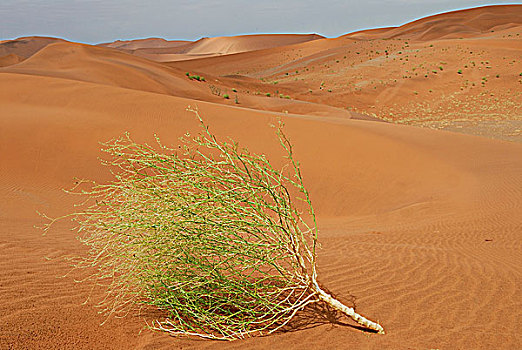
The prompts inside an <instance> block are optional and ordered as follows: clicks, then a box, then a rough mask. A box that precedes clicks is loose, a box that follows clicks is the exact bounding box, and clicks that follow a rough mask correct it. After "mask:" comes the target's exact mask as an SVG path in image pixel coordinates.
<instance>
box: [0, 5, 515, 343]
mask: <svg viewBox="0 0 522 350" xmlns="http://www.w3.org/2000/svg"><path fill="white" fill-rule="evenodd" d="M499 8H501V9H502V8H503V7H502V6H501V7H499ZM520 8H522V6H520V7H512V9H516V10H517V11H520ZM479 10H480V9H479ZM482 11H488V12H487V13H490V12H491V11H495V10H494V9H493V10H491V8H484V9H483V10H482ZM502 11H503V10H502ZM471 13H472V14H473V18H477V16H478V15H477V13H476V12H473V11H471ZM518 13H520V12H518ZM465 14H466V12H462V13H461V15H462V16H464V15H465ZM498 18H502V16H498ZM498 18H497V19H498ZM502 23H503V22H502V21H501V20H498V22H497V26H502V25H503V24H502ZM489 25H492V26H495V23H493V24H489ZM517 28H518V29H517ZM520 31H521V30H520V27H513V28H506V29H503V31H502V32H501V34H499V33H497V32H495V33H491V32H490V33H482V34H480V35H478V36H477V37H476V38H475V39H473V40H466V41H462V40H459V39H456V40H455V39H451V40H440V41H437V40H435V41H433V40H431V39H430V40H431V41H429V42H428V43H427V44H426V43H425V42H422V41H417V42H416V43H411V44H410V49H411V50H416V48H417V47H418V48H419V50H421V49H424V50H430V46H429V45H430V44H433V45H434V46H435V47H437V48H440V47H444V48H445V47H448V48H449V53H446V51H444V52H445V54H446V56H445V57H444V60H446V61H447V62H448V63H447V64H446V65H445V67H446V68H445V69H444V71H446V70H449V69H447V67H448V66H449V65H450V62H453V63H451V64H455V65H456V66H457V63H458V62H459V59H460V58H459V57H460V56H459V55H460V53H459V54H457V52H458V50H462V49H458V47H459V46H461V47H462V46H463V45H468V46H472V45H474V46H473V48H472V50H477V49H478V48H479V47H480V48H481V49H480V50H483V51H484V54H483V56H482V57H483V58H482V60H483V61H485V60H490V61H491V62H492V63H490V65H491V66H492V67H495V70H498V71H501V72H502V73H501V74H502V76H504V74H505V75H506V76H508V77H509V74H510V73H509V70H513V71H517V72H518V70H517V69H519V68H520V62H518V61H517V62H514V63H513V64H510V63H509V61H511V59H509V60H508V59H506V62H505V63H502V62H503V61H501V58H500V57H504V56H505V57H512V56H513V57H514V56H516V55H517V54H519V52H520V45H517V44H519V43H520V39H519V38H517V35H516V34H517V33H520ZM508 35H512V36H508ZM444 36H445V34H444ZM513 36H514V37H513ZM24 40H25V39H24ZM51 41H52V40H47V39H45V40H43V41H41V42H39V41H38V40H36V41H34V39H31V42H32V44H31V45H32V46H33V47H32V48H31V51H34V52H33V53H32V54H27V55H25V56H24V55H23V54H22V52H21V51H20V49H19V48H17V50H18V51H17V52H11V51H9V52H4V51H1V50H3V49H5V48H6V46H5V44H6V43H0V53H2V54H1V55H0V56H5V55H9V54H13V55H17V57H23V58H25V60H24V61H22V62H14V61H13V62H12V63H10V64H9V65H8V66H7V67H4V68H0V105H1V106H2V108H1V109H0V152H1V153H0V154H1V157H2V159H1V162H0V247H1V248H2V250H1V252H2V253H1V254H2V259H0V300H2V302H1V303H0V348H1V349H4V348H6V349H9V348H14V349H22V348H29V349H54V348H56V349H63V348H74V349H98V348H99V349H106V348H111V349H129V348H139V349H156V348H165V349H173V348H174V349H177V348H197V349H199V348H227V349H228V348H238V349H245V348H247V349H248V348H258V349H267V348H270V349H271V348H277V349H303V348H306V349H346V348H353V349H492V348H495V349H517V348H521V347H522V339H521V337H520V332H519V329H518V328H519V325H520V324H521V321H522V311H521V310H522V299H521V298H520V296H521V295H522V293H521V292H522V290H521V286H522V283H521V282H522V280H521V276H522V268H521V265H520V258H521V253H520V252H521V248H522V241H521V238H520V233H521V228H522V214H521V213H522V144H520V143H514V142H506V141H500V140H491V139H486V138H481V137H476V136H468V135H463V134H456V133H449V132H444V131H438V130H429V129H421V128H417V127H413V126H407V125H396V124H391V123H381V122H372V121H361V120H352V119H351V118H354V117H359V116H358V115H357V114H355V113H352V112H349V111H347V110H346V109H345V108H344V107H346V105H344V106H343V105H337V104H336V101H337V102H338V103H339V104H348V103H350V102H354V103H352V104H350V106H356V105H357V103H359V104H360V105H361V106H366V107H368V106H369V105H371V104H372V98H373V99H374V100H373V103H374V104H375V98H376V96H379V99H382V100H385V99H386V98H388V102H387V103H388V104H383V105H382V106H390V102H389V101H393V102H396V103H397V104H401V105H405V104H406V103H407V102H408V100H410V99H412V98H413V97H412V95H407V96H404V94H405V91H408V89H412V88H415V89H418V90H420V87H422V86H424V85H423V84H428V85H429V86H437V89H440V90H441V91H438V92H437V93H438V94H440V96H442V95H443V94H447V93H449V92H451V91H453V90H452V89H453V87H452V86H451V82H452V81H453V80H455V79H456V78H455V76H454V75H451V76H450V75H448V76H444V73H439V74H438V75H437V77H436V78H433V79H439V78H440V79H439V80H437V81H433V80H432V81H431V82H430V83H426V82H425V81H424V80H422V79H418V80H415V79H413V80H412V81H408V82H403V83H401V84H398V85H397V86H394V87H390V86H388V87H385V88H383V90H378V92H373V91H370V90H374V89H366V88H364V87H363V88H364V89H363V90H362V91H359V90H357V91H356V93H355V92H354V93H353V94H351V93H349V92H347V89H346V88H345V89H344V90H342V89H341V87H340V85H341V84H344V85H346V84H347V82H345V81H344V79H346V80H350V79H356V78H353V77H352V74H353V76H355V74H359V76H358V78H357V80H354V83H360V82H361V81H362V80H364V79H362V80H361V78H360V75H363V74H373V78H374V79H385V78H383V75H382V73H383V72H384V71H385V70H384V69H381V70H379V69H375V70H373V68H372V67H371V66H369V65H368V62H367V61H365V62H366V63H364V62H363V63H364V65H363V64H361V62H359V64H360V65H361V66H360V67H358V68H357V67H356V68H352V67H351V63H350V62H354V61H355V60H356V59H358V58H357V56H359V55H360V54H359V55H357V54H356V53H355V50H361V51H359V52H360V53H361V52H363V50H366V51H364V53H365V54H367V53H368V54H369V53H371V52H370V51H373V52H375V51H377V50H381V51H382V50H383V48H380V46H379V48H376V47H377V46H378V45H382V46H383V47H384V46H385V45H389V43H388V42H386V41H382V42H379V41H374V42H367V41H357V40H354V39H353V38H339V39H320V40H313V41H311V42H306V43H300V44H296V45H291V46H283V47H276V48H269V49H265V50H262V51H258V52H256V53H255V54H253V53H248V52H247V53H240V54H234V55H224V56H221V57H216V58H207V59H203V60H192V61H190V62H176V63H171V64H168V65H162V64H159V63H156V62H151V61H149V60H146V59H143V58H139V57H135V56H132V55H129V54H127V53H124V52H118V51H116V50H114V49H110V48H103V47H91V46H88V45H79V44H73V43H66V42H61V43H52V44H50V45H48V44H49V43H50V42H51ZM7 43H9V42H7ZM486 44H487V45H486ZM490 44H492V45H496V46H494V47H495V48H494V49H492V48H491V46H490ZM351 45H358V46H357V48H356V49H355V48H352V46H351ZM372 45H373V46H372ZM401 45H404V44H403V42H401ZM414 45H417V46H414ZM12 46H15V45H12ZM348 47H349V48H350V49H348ZM488 47H489V49H488ZM299 50H301V51H299ZM390 50H391V49H390ZM398 50H405V49H401V48H397V49H396V51H398ZM451 50H454V51H451ZM6 51H7V50H6ZM348 51H354V52H352V53H348ZM28 52H29V51H26V53H28ZM291 54H293V55H296V56H298V55H302V56H303V57H300V58H298V59H302V61H301V62H307V63H306V65H305V66H306V67H308V69H309V70H308V72H307V71H306V68H304V67H305V66H299V68H297V69H295V68H294V67H293V66H292V65H293V64H296V63H292V61H294V60H295V57H294V56H291ZM345 55H346V56H347V58H346V59H345V60H344V61H343V58H342V57H344V56H345ZM395 55H398V54H397V53H395ZM489 55H491V56H489ZM503 55H504V56H503ZM510 55H511V56H510ZM432 56H433V55H432ZM11 57H13V56H11ZM424 57H426V58H423V59H427V58H428V57H430V56H429V51H426V55H425V56H424ZM519 57H520V56H519ZM412 59H413V57H412ZM419 59H420V58H419ZM435 59H437V58H435ZM335 60H339V61H340V63H338V64H339V65H340V66H339V67H335V68H336V72H339V71H342V69H346V70H347V71H348V72H349V73H350V75H348V76H347V73H346V72H345V74H337V73H329V72H328V69H329V68H326V70H324V71H321V70H320V69H321V68H320V67H323V68H325V67H324V64H327V65H334V64H336V63H335ZM437 60H440V59H437ZM497 60H498V63H497ZM6 61H7V60H6ZM1 62H3V61H1ZM10 62H11V61H10ZM285 62H286V63H285ZM325 62H328V63H325ZM341 62H342V63H341ZM392 62H393V61H392ZM430 62H431V63H430V64H438V62H434V61H430ZM479 62H480V60H477V63H479ZM297 63H299V61H298V62H297ZM400 63H402V62H400V61H399V62H397V61H395V66H392V63H388V64H390V66H389V67H396V68H398V67H400V66H399V65H400ZM281 64H286V65H287V66H286V67H288V68H290V67H292V70H291V71H292V72H293V71H295V70H298V71H300V72H301V71H302V70H303V68H304V69H305V70H304V72H307V73H306V74H303V75H304V76H298V78H303V79H304V80H297V81H296V80H294V79H295V78H296V76H295V75H291V76H290V75H289V76H287V75H285V74H284V72H285V71H286V72H288V71H290V69H286V70H285V69H281V67H280V66H281ZM459 64H460V63H459ZM276 67H279V68H276ZM312 67H315V68H312ZM341 67H344V68H341ZM352 69H353V70H352ZM368 69H369V70H371V72H369V73H368V72H366V70H368ZM487 69H489V68H485V65H484V68H483V71H486V70H487ZM492 69H493V68H492ZM187 70H190V71H191V72H192V73H198V74H202V75H204V76H205V77H207V81H206V82H197V81H191V80H189V79H188V78H187V77H186V76H185V75H184V73H185V71H187ZM238 70H240V73H241V74H239V75H238V74H237V71H238ZM470 70H471V68H470ZM476 70H477V71H476V72H474V73H473V72H472V71H470V73H469V74H477V75H479V76H480V74H482V72H483V71H478V68H476ZM247 71H248V73H247ZM521 71H522V70H521ZM260 77H262V78H263V80H264V81H261V80H259V78H260ZM275 79H278V80H280V82H278V84H273V80H275ZM315 79H322V80H323V81H324V82H325V83H324V88H323V89H319V83H320V82H321V81H318V82H314V80H315ZM509 79H511V78H506V80H502V79H501V80H500V81H498V82H491V83H492V84H493V83H494V84H495V85H494V87H492V88H491V90H492V91H495V93H498V94H501V93H502V92H503V91H505V92H506V93H507V91H508V90H509V91H511V93H512V95H513V96H514V97H512V98H514V99H515V100H514V101H515V103H516V101H518V100H516V98H520V97H519V96H520V93H519V95H517V94H516V92H515V91H513V89H514V86H518V85H514V84H518V82H517V80H516V78H514V77H513V79H512V80H509ZM490 80H494V79H492V78H490ZM210 84H213V85H214V86H215V87H216V88H217V87H219V88H220V89H222V94H221V96H218V95H216V94H214V93H212V91H211V89H210V88H209V85H210ZM314 84H315V85H314ZM333 84H339V88H338V89H339V90H338V91H332V92H331V93H330V92H328V91H327V90H328V89H329V88H330V86H333ZM488 84H490V82H488ZM312 85H313V86H315V87H314V90H313V92H312V93H309V92H308V91H307V89H308V87H309V86H312ZM361 86H362V85H361ZM233 88H234V89H235V90H237V95H238V96H239V104H236V103H235V101H234V95H235V94H236V93H234V92H233V91H232V89H233ZM257 89H259V90H260V92H261V91H262V92H268V91H270V92H271V95H272V97H266V96H264V95H261V94H259V95H257V94H255V92H256V90H257ZM262 89H263V90H262ZM335 89H336V90H337V88H335ZM483 89H486V88H483ZM487 89H490V88H489V87H487ZM510 89H511V90H510ZM214 91H215V90H214ZM276 91H277V93H281V94H285V95H286V94H292V96H291V97H292V99H290V100H288V99H285V98H279V97H273V96H274V95H275V96H278V95H276ZM343 91H344V92H343ZM518 91H520V90H519V89H518ZM225 92H228V93H230V94H231V96H232V98H231V99H228V100H225V99H224V98H223V96H222V95H223V93H225ZM357 93H360V94H358V95H357ZM479 93H483V90H480V89H478V92H476V91H475V90H473V89H471V88H470V89H469V91H468V94H469V96H479V95H478V94H479ZM372 94H373V95H372ZM375 94H378V95H375ZM301 96H302V97H301ZM305 96H309V97H306V98H305ZM298 97H299V98H298ZM356 97H359V100H357V99H356ZM420 98H422V99H424V100H425V101H427V102H426V103H428V106H429V103H432V102H430V101H432V100H431V99H432V97H431V96H429V94H426V96H424V93H423V95H420V97H419V99H420ZM339 101H340V102H339ZM419 101H420V100H419ZM489 101H490V100H489V99H486V98H485V97H484V96H483V95H480V99H478V100H477V105H476V108H481V107H482V106H486V107H492V106H493V104H489V103H490V102H489ZM188 105H192V106H194V105H197V106H198V107H199V109H200V111H201V114H202V115H203V116H204V118H205V119H207V120H208V122H209V124H210V126H211V128H212V130H213V131H215V132H216V134H217V135H219V136H220V137H232V138H234V139H236V140H238V141H240V142H241V144H242V145H245V146H248V148H249V149H250V150H252V151H254V152H262V153H265V154H267V155H268V156H269V157H272V158H274V159H277V157H278V156H279V155H280V154H281V153H280V150H279V148H278V145H277V142H276V140H275V137H274V135H273V130H272V129H271V128H270V127H269V124H270V123H271V122H274V121H275V120H276V118H277V117H283V120H284V121H285V123H286V125H287V126H286V130H287V133H288V135H289V136H290V138H291V140H292V142H293V143H294V145H295V152H296V157H297V158H298V159H299V160H300V161H301V163H302V172H303V175H304V180H305V184H306V185H307V187H308V188H309V190H310V192H311V196H312V201H313V203H314V205H315V207H316V209H317V213H318V216H319V228H320V241H321V244H322V249H321V250H320V252H319V276H320V280H321V282H322V283H324V285H325V286H327V287H328V288H329V289H330V290H331V291H332V292H333V293H335V294H336V295H337V296H338V297H339V298H341V300H345V301H349V300H350V298H351V296H355V298H356V299H355V302H356V306H357V310H358V311H360V312H361V313H362V314H364V315H366V316H368V317H369V318H372V319H378V320H379V321H380V322H381V323H382V324H383V325H384V327H385V329H386V331H387V334H386V335H384V336H381V335H369V334H365V333H363V332H361V331H360V330H357V329H355V328H353V327H352V326H351V325H352V323H351V322H349V321H346V325H339V324H328V323H321V322H320V320H317V321H316V322H311V323H310V324H309V325H308V327H307V328H306V329H296V330H294V331H291V332H286V333H279V334H275V335H272V336H269V337H262V338H252V339H248V340H245V341H237V342H233V343H222V342H212V341H201V340H197V339H189V338H184V339H177V338H173V337H169V336H168V335H166V334H162V333H157V332H152V331H149V330H143V326H144V319H143V318H142V317H139V316H128V317H126V318H124V319H111V320H109V321H108V322H107V323H106V324H105V325H103V326H100V323H101V322H103V320H104V318H103V317H102V316H100V315H98V314H97V313H96V309H95V308H94V307H93V305H92V304H93V303H92V302H90V303H87V304H86V305H82V302H83V301H85V300H86V298H87V297H88V295H89V290H90V289H89V286H87V285H83V284H77V283H74V281H73V278H72V277H65V278H58V277H59V276H62V275H64V274H66V273H67V272H68V271H69V267H68V265H67V263H66V262H64V261H63V260H62V259H61V257H63V256H65V255H69V254H80V253H81V252H82V251H83V248H82V246H81V244H80V243H79V242H78V241H76V239H75V238H74V234H73V233H71V232H70V231H69V230H68V227H69V226H68V225H67V224H60V225H59V226H57V227H56V228H54V230H52V231H51V232H50V233H49V234H48V235H47V236H45V237H43V236H42V234H41V231H38V230H36V229H34V227H33V226H34V225H35V224H41V223H42V220H41V218H39V217H38V215H37V214H36V211H37V210H38V211H43V212H45V213H47V214H49V215H51V216H56V215H60V214H63V213H67V212H70V211H71V210H72V203H74V201H75V200H76V198H71V197H70V196H69V195H66V194H65V193H63V192H62V191H61V189H62V188H67V187H70V185H71V184H72V182H73V179H74V178H75V177H80V178H89V179H95V180H98V181H106V180H108V179H109V178H110V177H109V174H108V173H107V169H105V168H104V167H102V166H100V165H99V161H98V159H97V157H99V156H100V155H101V154H100V151H99V150H100V145H99V144H98V142H99V141H106V140H108V139H111V138H113V137H116V136H119V135H121V134H122V133H123V132H125V131H130V132H131V134H132V135H133V137H134V138H136V139H137V140H138V141H150V140H152V135H153V134H154V133H158V134H159V136H160V137H161V138H162V140H163V141H164V142H165V143H169V142H171V143H175V142H176V139H177V137H178V136H181V135H182V134H183V133H185V132H186V131H187V130H195V128H196V122H195V119H194V117H193V116H192V115H190V114H189V113H188V112H186V111H185V108H186V107H187V106H188ZM338 107H341V108H338ZM382 108H384V107H382ZM460 108H461V109H463V108H464V106H461V107H460ZM504 110H505V111H506V113H507V114H508V115H509V113H511V112H509V111H510V110H509V109H504ZM283 111H287V112H288V113H282V112H283ZM514 111H515V112H516V111H517V109H514ZM464 113H465V111H464V110H461V114H464ZM442 114H443V113H442ZM443 115H444V116H445V118H446V119H448V120H449V119H450V118H454V117H455V115H454V114H443ZM405 116H406V115H398V116H397V118H398V119H400V118H405ZM446 119H445V120H446ZM401 120H405V119H401ZM96 296H99V292H98V291H95V295H94V297H96ZM145 319H148V318H147V317H145Z"/></svg>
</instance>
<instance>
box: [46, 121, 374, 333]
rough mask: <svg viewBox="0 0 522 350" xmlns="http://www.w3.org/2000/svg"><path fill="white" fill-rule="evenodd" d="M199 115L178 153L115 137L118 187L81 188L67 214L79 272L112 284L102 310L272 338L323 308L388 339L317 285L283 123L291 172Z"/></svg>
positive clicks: (183, 329)
mask: <svg viewBox="0 0 522 350" xmlns="http://www.w3.org/2000/svg"><path fill="white" fill-rule="evenodd" d="M194 112H195V114H196V116H197V118H198V119H199V121H200V123H201V127H202V131H201V133H200V134H199V135H197V136H195V137H191V136H190V135H189V134H186V135H185V137H184V138H182V139H181V144H180V146H179V147H177V148H170V147H167V146H165V145H163V144H162V143H161V142H160V140H159V139H158V138H156V139H157V145H156V146H155V147H152V146H149V145H147V144H138V143H135V142H134V141H133V140H132V139H131V138H130V136H129V135H128V134H126V135H125V136H123V137H121V138H118V139H115V140H112V141H110V142H108V143H106V144H104V145H105V149H104V151H105V152H107V153H108V154H109V156H110V158H111V160H109V161H106V162H105V164H106V165H107V166H110V167H111V171H112V173H113V175H114V180H113V181H112V182H110V183H107V184H98V183H93V182H89V183H90V185H89V186H88V189H83V190H81V188H82V186H85V185H84V183H85V182H82V183H80V185H79V186H80V187H77V188H76V191H75V192H77V193H78V192H79V193H81V194H82V195H84V196H86V197H87V202H86V203H85V204H84V205H83V206H80V207H79V208H83V209H80V210H78V211H77V212H75V213H73V214H70V215H68V217H72V219H73V220H74V221H75V222H76V223H77V226H76V228H75V230H76V231H77V232H78V234H79V237H80V239H81V241H82V242H83V243H84V244H85V245H87V246H88V247H89V251H88V254H86V256H84V257H80V258H79V259H78V260H77V262H76V265H75V266H76V267H78V268H82V267H87V268H88V269H89V271H94V273H93V274H92V275H90V278H89V280H91V281H93V282H94V283H96V284H102V285H104V286H105V288H106V296H105V298H104V299H103V300H102V301H101V302H100V306H101V307H102V310H104V312H106V313H107V314H112V313H117V314H120V313H124V312H126V311H128V310H129V309H130V308H131V307H132V306H134V305H136V304H149V305H153V306H154V307H156V308H158V309H160V310H163V312H165V313H166V314H167V318H166V319H165V320H162V321H155V323H154V328H157V329H161V330H164V331H167V332H170V333H172V334H179V335H196V336H200V337H205V338H212V339H223V340H233V339H239V338H244V337H248V336H253V335H266V334H270V333H273V332H275V331H277V330H278V329H281V328H282V327H284V326H285V325H287V324H288V323H289V322H290V321H291V320H292V318H293V317H294V316H295V315H296V314H297V313H298V312H299V311H301V310H303V309H304V308H305V307H307V306H309V305H310V304H314V303H322V304H328V305H329V307H331V308H333V309H335V310H337V311H339V312H342V313H344V314H346V315H348V316H350V317H351V318H352V319H354V320H355V321H357V322H358V323H360V324H361V325H363V326H365V327H367V328H368V329H371V330H374V331H376V332H379V333H384V331H383V328H382V327H381V326H380V325H379V324H377V323H374V322H372V321H369V320H367V319H366V318H364V317H362V316H360V315H359V314H357V313H355V311H354V309H353V308H350V307H347V306H345V305H343V304H342V303H340V302H339V301H338V300H336V299H334V298H333V297H332V296H331V295H330V294H328V293H327V292H325V291H324V290H323V289H322V288H321V287H320V285H319V284H318V281H317V271H316V246H317V226H316V222H315V214H314V209H313V207H312V203H311V201H310V196H309V193H308V191H307V190H306V189H305V186H304V184H303V179H302V176H301V171H300V167H299V163H298V162H297V161H296V160H295V159H294V153H293V149H292V145H291V143H290V141H289V140H288V138H287V137H286V136H285V134H284V133H283V128H282V124H281V123H280V124H279V125H278V126H277V127H276V134H277V136H278V138H279V142H280V144H281V146H282V148H283V150H284V152H285V153H286V165H285V166H284V167H283V168H282V169H276V168H275V167H273V166H272V164H271V163H270V162H269V160H268V159H267V158H266V157H265V156H264V155H259V154H254V153H250V152H249V151H248V150H246V149H243V148H240V147H239V146H238V144H237V143H235V142H222V141H219V140H218V139H217V138H216V137H215V136H214V135H213V134H212V133H211V132H210V130H209V127H208V126H207V125H206V124H205V123H204V121H203V119H202V118H201V117H200V115H199V114H198V112H197V111H194ZM303 206H304V208H305V209H306V211H307V213H306V212H305V213H304V214H303V213H302V212H301V211H300V208H303ZM55 220H56V219H55ZM52 222H54V220H52V221H51V222H50V223H49V224H48V226H47V228H49V226H50V225H51V224H52Z"/></svg>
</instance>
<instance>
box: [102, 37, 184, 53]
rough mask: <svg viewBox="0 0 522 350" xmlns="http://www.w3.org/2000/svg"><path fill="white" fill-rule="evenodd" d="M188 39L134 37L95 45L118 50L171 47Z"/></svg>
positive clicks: (179, 44) (182, 43)
mask: <svg viewBox="0 0 522 350" xmlns="http://www.w3.org/2000/svg"><path fill="white" fill-rule="evenodd" d="M188 43H190V41H186V40H165V39H163V38H147V39H135V40H116V41H114V42H111V43H103V44H98V45H97V46H102V47H112V48H114V49H120V50H129V51H132V50H137V49H149V48H160V47H161V48H171V47H177V46H181V45H186V44H188Z"/></svg>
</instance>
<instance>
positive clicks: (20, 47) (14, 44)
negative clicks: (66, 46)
mask: <svg viewBox="0 0 522 350" xmlns="http://www.w3.org/2000/svg"><path fill="white" fill-rule="evenodd" d="M56 42H65V40H62V39H58V38H49V37H39V36H31V37H25V38H18V39H15V40H6V41H4V42H1V43H0V56H5V55H9V54H15V55H17V56H19V57H22V58H28V57H31V56H32V55H34V54H35V53H36V52H38V51H40V50H41V49H42V48H44V47H46V46H47V45H49V44H52V43H56Z"/></svg>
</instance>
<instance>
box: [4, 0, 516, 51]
mask: <svg viewBox="0 0 522 350" xmlns="http://www.w3.org/2000/svg"><path fill="white" fill-rule="evenodd" d="M517 3H518V4H520V2H513V1H497V2H495V3H492V2H488V1H481V0H201V1H195V0H149V1H143V0H0V40H1V39H13V38H16V37H20V36H28V35H43V36H56V37H61V38H65V39H69V40H72V41H80V42H86V43H98V42H105V41H113V40H116V39H133V38H144V37H163V38H167V39H189V40H194V39H199V38H201V37H204V36H210V37H212V36H223V35H236V34H247V33H319V34H322V35H325V36H330V37H335V36H339V35H341V34H344V33H348V32H353V31H356V30H359V29H367V28H374V27H384V26H394V25H400V24H403V23H405V22H409V21H411V20H414V19H418V18H420V17H424V16H427V15H430V14H434V13H440V12H446V11H450V10H455V9H460V8H468V7H475V6H482V5H490V4H517Z"/></svg>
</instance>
